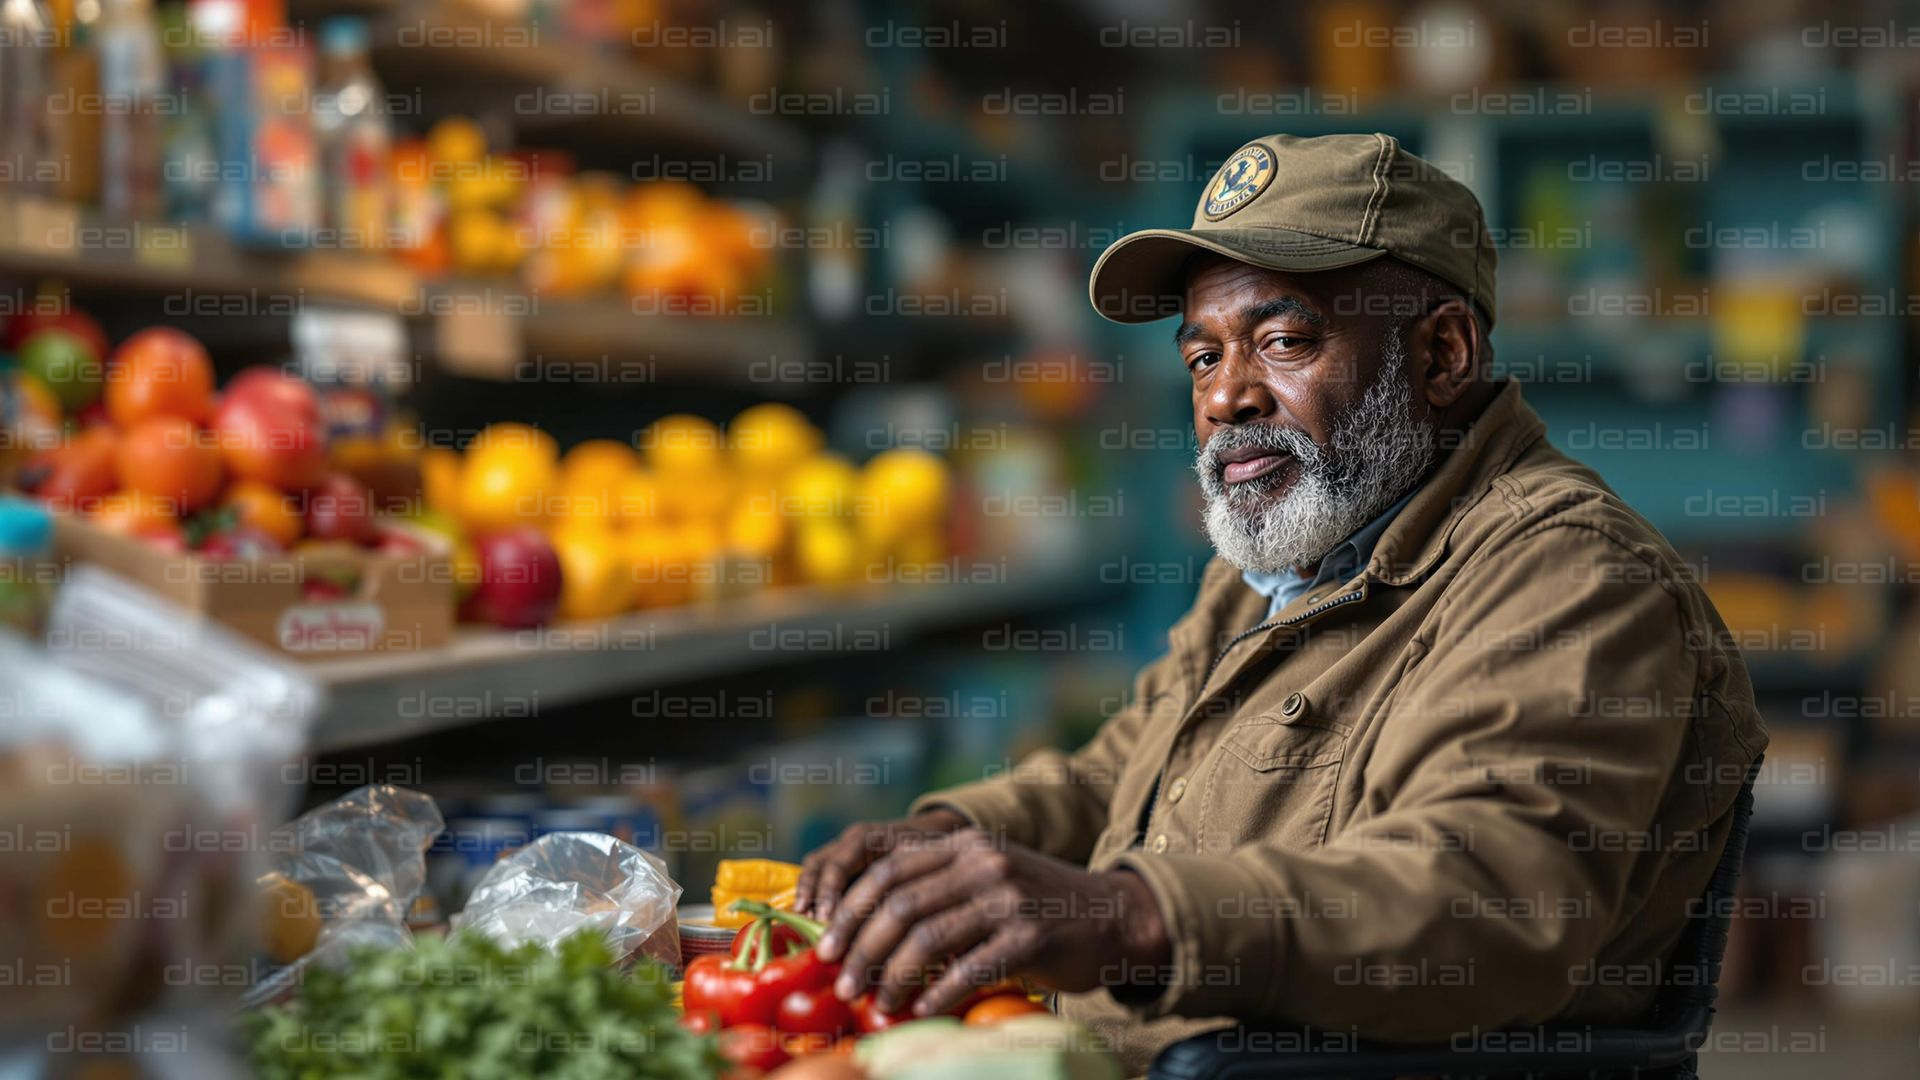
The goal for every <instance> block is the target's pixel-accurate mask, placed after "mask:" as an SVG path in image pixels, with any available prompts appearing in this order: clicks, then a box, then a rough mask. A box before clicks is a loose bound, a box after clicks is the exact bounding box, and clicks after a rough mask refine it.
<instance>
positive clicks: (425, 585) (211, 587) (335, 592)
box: [54, 514, 454, 659]
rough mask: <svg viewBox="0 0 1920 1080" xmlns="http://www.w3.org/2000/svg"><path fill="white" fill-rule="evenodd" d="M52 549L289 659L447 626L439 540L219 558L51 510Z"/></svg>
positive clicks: (433, 640) (407, 643)
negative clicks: (409, 548)
mask: <svg viewBox="0 0 1920 1080" xmlns="http://www.w3.org/2000/svg"><path fill="white" fill-rule="evenodd" d="M54 549H55V557H56V559H58V560H60V561H61V562H63V563H65V562H70V561H80V562H88V563H93V564H95V565H97V566H100V567H103V568H105V569H107V570H110V571H112V572H114V573H116V574H119V575H120V576H122V577H124V578H127V579H128V580H131V581H133V582H134V583H136V584H138V585H141V586H143V587H145V588H147V589H150V590H152V591H153V592H155V593H158V594H160V595H161V596H164V597H166V598H167V599H169V600H172V601H173V602H175V603H177V604H179V605H181V606H182V607H185V608H188V609H189V610H192V611H196V612H202V613H204V614H206V615H208V616H210V617H211V618H214V619H217V620H219V621H220V622H221V623H224V624H225V625H227V626H230V627H232V628H234V629H235V630H237V631H239V632H240V633H242V634H244V635H246V636H247V637H249V638H252V639H254V640H255V641H259V642H263V643H265V644H267V645H270V646H272V647H274V648H277V649H279V650H280V651H282V652H285V653H288V654H290V655H293V656H296V657H303V658H310V659H321V658H327V659H331V658H335V657H339V656H343V655H353V654H357V653H369V652H399V651H406V650H410V649H427V648H433V647H435V646H438V645H444V644H445V643H446V642H447V640H448V639H449V638H450V637H451V636H452V634H453V625H454V595H453V571H452V567H451V564H450V560H449V557H448V555H447V553H446V552H445V551H443V550H438V549H437V548H436V549H435V550H431V551H427V552H424V553H409V554H394V553H387V552H381V551H372V550H365V549H359V548H350V547H341V548H325V549H314V550H308V551H300V552H295V553H292V554H271V555H261V556H257V557H255V558H251V559H245V560H227V561H222V560H218V559H210V558H206V557H204V556H201V555H195V554H190V553H181V552H174V551H168V550H166V549H164V548H161V547H157V546H154V545H152V544H149V543H146V542H144V541H142V540H139V539H137V538H133V537H128V536H122V535H121V534H119V533H115V532H109V531H107V530H105V529H102V528H99V527H98V526H96V525H93V524H91V523H89V522H88V521H86V520H85V519H83V518H76V517H73V516H71V515H66V514H56V515H55V531H54Z"/></svg>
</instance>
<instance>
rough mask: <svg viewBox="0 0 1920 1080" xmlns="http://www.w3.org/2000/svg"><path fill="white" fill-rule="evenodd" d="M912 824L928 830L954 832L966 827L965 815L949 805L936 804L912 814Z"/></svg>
mask: <svg viewBox="0 0 1920 1080" xmlns="http://www.w3.org/2000/svg"><path fill="white" fill-rule="evenodd" d="M912 821H913V824H914V825H915V827H917V828H921V829H925V830H927V831H928V832H954V831H955V830H958V829H964V828H966V827H967V824H968V818H967V815H965V814H962V813H961V812H960V811H958V810H955V809H954V808H953V807H951V806H946V805H944V804H936V805H933V806H929V807H927V808H926V809H925V810H922V811H920V812H919V813H917V814H915V815H913V818H912Z"/></svg>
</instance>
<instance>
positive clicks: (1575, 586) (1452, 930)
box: [1122, 524, 1700, 1040]
mask: <svg viewBox="0 0 1920 1080" xmlns="http://www.w3.org/2000/svg"><path fill="white" fill-rule="evenodd" d="M1475 567H1477V568H1469V569H1468V570H1467V571H1465V572H1463V573H1462V575H1461V577H1460V578H1459V579H1458V580H1456V581H1455V582H1454V583H1453V584H1452V585H1451V586H1449V593H1450V598H1449V600H1448V601H1447V602H1445V603H1444V605H1443V606H1442V607H1441V608H1439V609H1437V610H1436V611H1435V612H1434V614H1433V616H1431V617H1430V620H1429V623H1428V626H1427V627H1426V628H1425V629H1423V630H1422V631H1421V633H1420V634H1419V635H1418V638H1417V643H1416V648H1418V647H1419V646H1422V645H1424V646H1425V648H1426V653H1425V655H1424V656H1422V657H1421V658H1420V659H1418V660H1417V661H1416V662H1415V663H1414V665H1413V666H1412V668H1411V670H1410V671H1409V672H1408V674H1407V675H1406V677H1405V678H1404V679H1403V680H1402V681H1401V682H1400V684H1399V685H1398V687H1397V688H1396V689H1395V690H1394V691H1393V693H1392V695H1391V697H1390V699H1389V700H1388V701H1387V702H1386V703H1385V704H1384V705H1383V706H1381V708H1382V709H1385V710H1391V711H1390V712H1389V713H1388V714H1387V715H1388V719H1387V720H1386V721H1385V722H1386V723H1388V724H1391V725H1393V726H1394V727H1395V728H1396V729H1398V730H1397V731H1396V732H1395V734H1394V736H1393V739H1392V745H1391V751H1390V752H1388V750H1386V749H1384V748H1383V747H1381V746H1380V745H1379V744H1376V745H1375V746H1374V747H1373V748H1372V751H1371V756H1370V757H1369V758H1368V759H1367V761H1366V765H1365V768H1366V769H1367V778H1366V781H1365V787H1364V789H1363V792H1362V796H1361V799H1362V806H1363V808H1364V809H1363V811H1362V815H1363V816H1361V817H1360V818H1359V819H1358V820H1356V821H1355V823H1354V824H1353V825H1351V826H1349V827H1347V828H1345V829H1343V830H1342V831H1341V832H1339V833H1337V834H1335V835H1334V836H1332V837H1330V838H1329V840H1328V842H1327V844H1326V845H1325V846H1323V847H1320V848H1315V849H1311V850H1300V849H1281V848H1279V847H1276V846H1271V845H1268V846H1258V845H1256V846H1253V847H1245V848H1240V849H1237V850H1235V851H1233V852H1231V853H1229V854H1224V855H1207V854H1197V855H1186V854H1180V855H1152V854H1146V853H1140V852H1134V853H1130V854H1128V855H1127V856H1125V857H1124V858H1123V860H1122V865H1125V866H1128V867H1129V868H1131V869H1133V870H1134V871H1136V872H1138V873H1139V874H1140V875H1142V876H1143V877H1144V878H1145V879H1146V880H1147V882H1148V884H1149V885H1150V887H1151V888H1152V890H1153V892H1154V894H1155V897H1156V899H1157V900H1158V901H1159V905H1160V908H1161V911H1162V913H1163V915H1164V917H1165V919H1166V921H1167V926H1168V929H1169V936H1170V938H1171V941H1172V944H1173V966H1172V970H1171V972H1170V975H1171V978H1170V981H1169V984H1168V985H1167V986H1166V988H1165V990H1164V992H1163V993H1162V994H1160V995H1159V996H1158V997H1157V998H1155V999H1153V1000H1151V1001H1150V1002H1148V1003H1146V1004H1145V1005H1140V1006H1137V1007H1136V1008H1135V1012H1136V1013H1137V1014H1140V1015H1143V1016H1147V1017H1152V1016H1161V1015H1169V1014H1174V1015H1184V1016H1221V1015H1230V1016H1235V1017H1240V1018H1243V1019H1256V1018H1268V1019H1273V1020H1282V1021H1286V1022H1291V1023H1307V1024H1312V1025H1317V1026H1323V1027H1327V1028H1336V1029H1354V1030H1357V1031H1358V1032H1359V1033H1360V1034H1362V1035H1366V1036H1371V1037H1377V1038H1387V1039H1408V1040H1435V1039H1443V1038H1447V1037H1450V1036H1452V1035H1454V1034H1455V1033H1459V1032H1465V1031H1468V1030H1470V1029H1472V1028H1474V1027H1476V1026H1478V1027H1481V1028H1492V1027H1498V1026H1502V1025H1507V1024H1515V1023H1533V1022H1539V1021H1544V1020H1547V1019H1550V1018H1551V1017H1553V1016H1554V1015H1555V1014H1556V1013H1558V1012H1560V1011H1561V1010H1562V1009H1563V1008H1564V1007H1565V1006H1566V1005H1567V1003H1569V1002H1570V1001H1571V1000H1572V998H1573V996H1574V993H1575V991H1576V989H1577V975H1576V972H1577V970H1578V969H1579V968H1580V966H1581V965H1586V964H1590V963H1591V961H1592V959H1593V957H1594V954H1595V952H1596V951H1597V950H1598V949H1599V948H1600V947H1601V946H1602V944H1603V943H1604V942H1605V941H1606V939H1607V937H1608V935H1609V931H1610V929H1611V925H1612V923H1613V922H1614V920H1615V919H1616V917H1617V915H1618V913H1619V912H1621V911H1622V910H1623V909H1626V905H1627V903H1628V893H1629V890H1630V887H1631V886H1633V885H1635V884H1636V883H1635V882H1632V881H1630V878H1631V877H1632V874H1633V870H1634V867H1635V864H1636V861H1637V860H1639V859H1640V855H1639V852H1640V851H1642V850H1644V849H1645V844H1646V842H1647V838H1646V833H1647V830H1648V829H1649V826H1650V825H1651V823H1652V822H1653V820H1654V818H1655V812H1656V809H1657V808H1658V807H1659V805H1660V803H1661V802H1662V800H1663V799H1664V798H1666V797H1667V796H1668V785H1669V783H1670V782H1671V781H1672V780H1673V778H1674V777H1675V770H1676V765H1677V762H1678V761H1679V759H1680V756H1681V753H1682V749H1683V743H1684V742H1685V739H1686V737H1687V731H1688V724H1689V720H1688V717H1689V716H1691V715H1692V713H1691V712H1690V711H1689V710H1690V709H1691V706H1692V704H1693V702H1692V695H1693V693H1694V687H1695V685H1696V678H1697V676H1698V671H1697V668H1698V666H1699V663H1700V660H1699V658H1698V656H1697V654H1696V653H1695V652H1693V651H1691V650H1690V649H1689V647H1688V646H1689V644H1697V643H1690V642H1689V641H1688V640H1687V638H1688V635H1687V633H1686V632H1685V630H1684V629H1683V626H1684V625H1685V621H1684V620H1683V617H1682V608H1681V605H1680V602H1679V600H1678V594H1677V593H1676V592H1673V591H1670V590H1671V589H1673V588H1674V586H1673V585H1672V583H1671V582H1667V581H1663V580H1661V575H1660V573H1659V572H1658V571H1657V570H1656V569H1655V564H1654V563H1653V562H1651V561H1647V560H1643V559H1642V558H1640V557H1639V556H1638V555H1636V554H1634V553H1632V552H1630V551H1629V550H1627V549H1626V548H1624V547H1622V546H1620V545H1617V544H1616V543H1615V542H1614V541H1612V540H1611V539H1608V538H1606V537H1604V536H1602V535H1601V534H1599V533H1598V532H1596V531H1594V530H1592V529H1589V528H1586V527H1584V526H1554V525H1551V524H1549V525H1545V526H1535V527H1534V528H1533V529H1532V530H1531V531H1529V532H1527V533H1524V534H1521V535H1520V536H1519V537H1516V538H1515V539H1513V540H1510V541H1508V542H1506V543H1503V544H1502V545H1500V549H1499V550H1495V551H1491V552H1488V553H1487V554H1486V556H1485V557H1484V558H1481V559H1479V560H1478V561H1477V563H1476V564H1475ZM1681 794H1684V793H1681ZM1696 797H1698V796H1696ZM1653 842H1655V843H1659V842H1666V843H1671V842H1672V838H1665V839H1664V841H1663V839H1662V838H1657V837H1656V838H1653Z"/></svg>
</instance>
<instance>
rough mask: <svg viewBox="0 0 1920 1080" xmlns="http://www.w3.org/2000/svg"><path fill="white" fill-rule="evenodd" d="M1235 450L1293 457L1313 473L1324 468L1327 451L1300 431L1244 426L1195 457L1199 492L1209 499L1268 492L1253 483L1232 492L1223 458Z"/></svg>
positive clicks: (1268, 425)
mask: <svg viewBox="0 0 1920 1080" xmlns="http://www.w3.org/2000/svg"><path fill="white" fill-rule="evenodd" d="M1235 450H1259V451H1266V452H1269V453H1276V454H1290V455H1292V457H1293V459H1294V461H1295V462H1296V463H1297V464H1298V465H1299V467H1300V469H1301V470H1302V471H1303V472H1305V473H1309V474H1311V473H1313V472H1315V471H1316V470H1317V469H1319V468H1320V467H1321V464H1322V461H1323V459H1324V458H1325V457H1326V452H1325V451H1324V450H1323V449H1322V448H1321V446H1320V444H1319V443H1316V442H1314V441H1313V437H1312V436H1311V435H1308V434H1307V433H1306V432H1304V431H1301V430H1299V429H1298V428H1290V427H1287V426H1285V425H1282V424H1273V423H1265V424H1241V425H1240V426H1238V427H1230V428H1227V429H1226V430H1225V431H1221V432H1219V433H1217V434H1215V435H1214V436H1213V437H1212V438H1210V439H1208V440H1207V441H1206V444H1205V445H1203V446H1201V447H1200V449H1199V450H1198V451H1196V452H1195V454H1194V459H1193V471H1194V474H1195V475H1196V476H1198V477H1199V479H1200V491H1201V493H1202V494H1204V495H1206V496H1207V497H1208V498H1210V499H1219V498H1224V497H1229V495H1230V494H1231V495H1233V496H1234V497H1239V496H1240V493H1244V494H1246V495H1251V494H1252V493H1254V492H1256V491H1264V490H1266V483H1264V482H1262V481H1261V480H1252V481H1249V482H1248V484H1247V485H1246V486H1244V487H1242V488H1237V489H1234V492H1232V493H1230V492H1229V490H1228V488H1227V481H1226V478H1225V476H1224V475H1223V473H1224V471H1225V469H1226V467H1227V465H1226V462H1224V461H1221V460H1220V459H1221V457H1222V456H1224V455H1226V454H1229V453H1231V452H1233V451H1235Z"/></svg>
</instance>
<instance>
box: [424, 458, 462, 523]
mask: <svg viewBox="0 0 1920 1080" xmlns="http://www.w3.org/2000/svg"><path fill="white" fill-rule="evenodd" d="M461 464H462V463H461V460H460V452H459V451H457V450H449V449H447V448H446V447H444V446H436V447H433V448H432V449H429V450H425V451H422V452H421V454H420V497H421V499H422V500H423V501H424V502H425V503H426V504H427V509H429V510H438V511H440V512H441V513H443V514H451V513H454V512H455V511H456V510H458V509H459V506H460V468H461Z"/></svg>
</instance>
